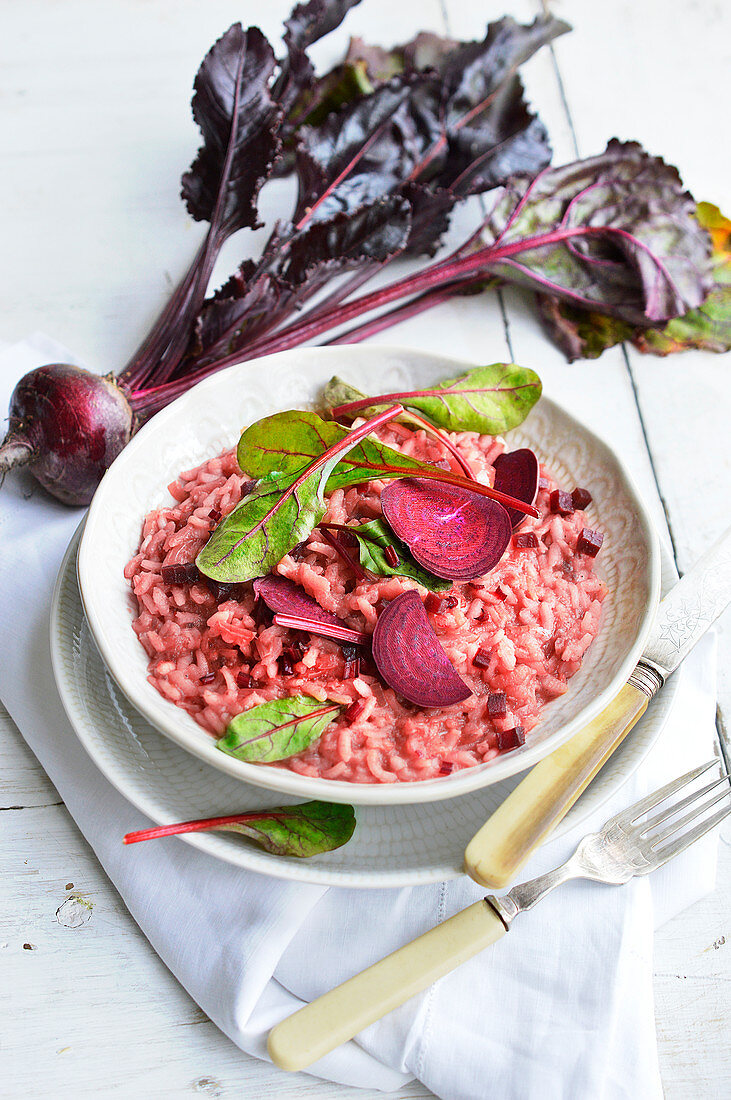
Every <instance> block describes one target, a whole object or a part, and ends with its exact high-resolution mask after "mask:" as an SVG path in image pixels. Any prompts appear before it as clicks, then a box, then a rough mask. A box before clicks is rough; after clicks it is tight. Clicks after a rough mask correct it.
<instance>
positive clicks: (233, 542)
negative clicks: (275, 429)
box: [196, 407, 401, 584]
mask: <svg viewBox="0 0 731 1100" xmlns="http://www.w3.org/2000/svg"><path fill="white" fill-rule="evenodd" d="M397 411H398V412H400V411H401V410H400V407H399V408H398V409H397ZM287 415H289V416H290V417H294V418H295V420H294V423H293V428H292V433H291V437H292V438H294V437H295V436H297V438H299V436H298V432H299V429H298V428H297V424H298V421H297V419H296V418H297V417H299V415H300V414H298V413H290V414H280V416H284V417H285V418H286V416H287ZM303 415H306V414H303ZM310 415H313V416H314V414H310ZM394 415H395V413H394V412H393V411H392V410H388V409H387V410H386V411H385V412H383V413H381V414H380V415H379V416H377V417H374V419H373V420H369V421H367V422H366V423H365V424H361V425H360V427H358V428H354V429H353V430H352V431H350V432H345V431H343V429H342V428H341V429H338V434H339V438H338V439H337V440H335V441H334V442H333V443H332V445H328V446H327V447H325V446H324V444H323V443H322V441H321V442H320V451H319V453H318V454H317V457H315V458H313V459H312V460H311V461H308V456H305V457H304V458H303V457H302V455H301V454H300V455H299V456H298V457H297V459H296V461H297V469H296V470H295V469H293V468H292V466H293V462H291V461H289V460H288V458H287V452H288V451H289V449H290V445H291V444H292V438H290V437H282V439H280V438H279V436H278V435H277V436H271V437H270V442H272V441H274V440H276V445H277V449H276V450H272V449H271V448H269V449H267V450H266V454H267V455H269V456H273V461H272V465H271V469H272V472H271V473H267V476H264V477H261V480H260V481H259V482H258V484H257V485H256V486H255V488H254V489H253V491H252V492H251V493H249V494H248V495H247V496H246V497H244V499H243V500H242V501H241V503H240V504H238V505H237V506H236V508H234V510H233V512H230V513H229V515H227V516H226V518H225V519H224V520H222V521H221V523H219V524H218V526H217V527H216V529H215V531H214V532H213V534H212V535H211V537H210V539H209V540H208V542H207V543H206V545H205V546H204V547H203V549H202V550H201V552H200V553H199V554H198V557H197V558H196V565H197V566H198V568H199V569H200V571H201V573H203V574H205V576H207V577H212V578H213V580H216V581H221V582H223V583H233V584H235V583H240V582H242V581H250V580H253V579H254V578H255V577H263V576H265V574H267V573H269V572H270V571H271V570H272V569H273V568H274V566H275V565H276V564H277V563H278V562H280V561H281V560H282V558H283V557H284V555H285V554H286V553H288V552H289V551H290V550H291V549H292V547H293V546H296V545H297V543H298V542H302V541H303V540H304V539H306V538H307V536H308V535H309V534H310V532H311V531H312V529H313V528H314V527H315V526H316V525H317V524H318V523H319V522H320V520H321V519H322V517H323V516H324V515H325V500H324V495H325V490H326V487H327V486H328V479H329V477H330V475H331V473H332V472H333V470H334V469H335V467H336V466H337V464H338V462H339V460H340V459H341V457H342V456H344V455H345V454H346V453H347V452H348V451H350V450H352V449H353V448H354V447H356V446H357V444H358V443H359V442H360V441H361V440H363V439H364V438H365V436H367V435H368V434H369V433H370V432H371V431H373V430H374V429H375V428H378V427H380V425H381V424H385V423H387V422H388V421H389V420H392V419H393V417H394ZM275 419H276V417H269V418H267V420H264V421H259V425H261V424H267V423H268V421H271V420H275ZM317 419H319V418H317ZM323 423H324V421H323ZM256 426H257V425H255V427H256ZM249 430H250V429H249ZM246 434H247V433H246V432H244V435H246ZM282 466H284V470H282ZM242 469H244V470H247V471H248V472H249V473H252V474H254V476H259V472H258V471H254V470H253V469H252V468H251V467H250V466H247V465H243V466H242ZM262 472H263V471H262ZM360 480H363V479H362V477H361V479H360Z"/></svg>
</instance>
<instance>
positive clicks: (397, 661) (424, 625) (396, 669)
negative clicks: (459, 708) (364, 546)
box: [373, 591, 472, 707]
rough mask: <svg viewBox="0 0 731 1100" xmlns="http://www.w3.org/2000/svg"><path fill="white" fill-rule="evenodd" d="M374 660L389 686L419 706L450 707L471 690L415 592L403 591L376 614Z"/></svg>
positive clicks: (464, 697)
mask: <svg viewBox="0 0 731 1100" xmlns="http://www.w3.org/2000/svg"><path fill="white" fill-rule="evenodd" d="M373 660H374V661H375V662H376V666H377V668H378V671H379V672H380V674H381V676H382V677H383V679H384V680H385V681H386V683H387V684H388V686H389V687H392V688H393V690H394V691H396V692H398V694H399V695H403V697H404V698H405V699H408V700H409V702H411V703H415V704H416V705H417V706H419V707H449V706H451V705H452V704H453V703H460V702H462V700H463V699H468V698H469V697H470V695H471V694H472V692H471V691H470V689H469V688H468V687H467V684H466V683H465V682H464V680H462V679H461V677H459V676H458V675H457V673H456V672H455V671H454V668H453V667H452V665H451V664H450V662H449V660H448V659H447V657H446V655H445V653H444V650H443V649H442V647H441V645H440V644H439V639H438V638H437V636H436V634H435V633H434V631H433V629H432V627H431V624H430V622H429V620H428V619H427V617H426V611H425V610H424V605H423V603H422V602H421V600H420V599H419V594H418V592H414V591H411V592H402V593H401V595H400V596H397V597H396V599H395V600H392V601H391V603H390V604H389V605H388V607H386V608H385V609H384V610H383V611H382V612H381V614H380V615H379V616H378V622H377V623H376V629H375V630H374V632H373Z"/></svg>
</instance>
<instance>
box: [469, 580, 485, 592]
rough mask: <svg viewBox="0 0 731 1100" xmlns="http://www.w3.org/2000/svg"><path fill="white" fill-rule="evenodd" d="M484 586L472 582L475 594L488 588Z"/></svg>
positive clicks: (471, 586) (471, 585)
mask: <svg viewBox="0 0 731 1100" xmlns="http://www.w3.org/2000/svg"><path fill="white" fill-rule="evenodd" d="M486 587H487V586H486V585H484V584H477V583H476V582H475V581H470V588H474V590H475V592H479V591H480V590H481V589H482V588H486Z"/></svg>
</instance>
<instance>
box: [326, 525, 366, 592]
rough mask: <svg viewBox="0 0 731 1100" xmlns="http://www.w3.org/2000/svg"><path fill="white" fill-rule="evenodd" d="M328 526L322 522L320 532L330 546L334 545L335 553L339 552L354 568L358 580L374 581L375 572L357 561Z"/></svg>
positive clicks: (347, 563)
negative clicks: (331, 532)
mask: <svg viewBox="0 0 731 1100" xmlns="http://www.w3.org/2000/svg"><path fill="white" fill-rule="evenodd" d="M328 526H329V525H328V524H323V523H321V524H320V534H321V535H322V537H323V538H324V540H325V542H326V543H327V544H328V546H332V548H333V550H334V551H335V553H336V554H338V555H339V556H340V557H341V558H342V559H343V561H344V562H345V563H346V565H347V566H348V567H349V568H350V569H352V571H353V572H354V573H355V575H356V577H357V578H358V580H361V581H374V580H375V579H376V578H375V576H374V575H373V573H371V572H370V570H368V569H364V568H363V566H362V565H361V564H360V562H359V561H357V560H356V559H355V558H354V557H352V556H351V555H350V554H349V553H348V551H347V550H346V549H345V547H344V546H343V544H342V542H341V541H340V539H338V538H335V536H334V535H331V534H330V532H329V531H328V529H327V528H328ZM343 527H344V525H343ZM344 529H345V530H347V528H345V527H344Z"/></svg>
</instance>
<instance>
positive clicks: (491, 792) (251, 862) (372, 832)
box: [51, 535, 678, 888]
mask: <svg viewBox="0 0 731 1100" xmlns="http://www.w3.org/2000/svg"><path fill="white" fill-rule="evenodd" d="M77 543H78V535H77V536H76V538H75V539H74V541H73V542H72V544H71V546H70V547H69V550H68V553H67V554H66V558H65V560H64V563H63V565H62V567H61V570H60V572H59V577H58V583H57V585H56V591H55V594H54V599H53V607H52V610H51V652H52V656H53V667H54V671H55V675H56V683H57V684H58V690H59V693H60V695H61V698H62V700H63V703H64V706H65V708H66V712H67V714H68V716H69V719H70V720H71V724H72V725H73V727H74V729H75V730H76V733H77V734H78V737H79V739H80V740H81V742H82V744H83V745H84V747H85V749H86V750H87V752H88V753H89V755H90V756H91V758H92V759H93V760H94V761H95V763H96V764H97V766H98V767H99V768H100V770H101V771H102V772H103V773H104V775H106V777H107V779H109V781H110V782H111V783H112V784H113V785H114V786H115V787H116V788H117V790H119V791H120V792H121V793H122V794H123V795H124V796H125V798H127V799H128V800H129V801H130V802H131V803H133V805H135V806H136V807H137V808H138V809H139V810H140V811H141V813H142V814H145V815H146V816H147V817H149V818H151V819H152V820H153V821H154V822H155V823H156V824H158V825H168V824H170V823H171V822H173V821H186V820H190V819H193V818H200V817H217V816H222V815H224V814H233V813H242V812H245V811H246V810H255V809H261V808H264V807H267V806H275V805H282V804H284V803H286V802H292V801H296V800H294V799H291V798H287V797H286V796H283V795H280V794H276V795H275V794H273V793H272V792H270V791H265V790H262V789H261V787H254V786H250V785H249V784H246V783H242V782H241V781H240V780H238V779H233V778H231V777H230V776H228V775H224V774H223V772H221V771H218V770H217V769H215V768H211V767H209V766H208V765H207V764H204V763H203V762H202V761H201V760H198V759H197V758H196V757H195V756H193V755H191V754H190V753H188V752H185V751H184V750H183V749H181V748H179V747H178V746H177V745H175V744H174V743H173V742H172V741H171V740H169V739H168V738H167V737H162V736H161V735H160V733H159V732H158V731H157V730H155V729H153V728H152V726H150V725H149V723H147V722H146V721H145V719H144V718H143V717H142V716H141V715H140V714H138V712H137V711H136V710H135V709H134V707H132V706H131V705H130V703H129V702H128V700H127V699H126V698H125V696H124V694H123V693H122V692H121V691H120V690H119V688H118V687H117V685H116V684H115V682H114V680H113V678H112V677H111V676H110V674H109V672H108V671H107V669H106V668H105V666H104V662H103V661H102V659H101V657H100V656H99V653H98V652H97V649H96V646H95V645H94V642H93V639H92V637H91V633H90V631H89V628H88V626H87V624H86V621H85V619H84V614H83V610H82V606H81V600H80V599H79V591H78V586H77V583H76V573H75V569H74V561H75V556H76V547H77ZM676 579H677V578H676V575H675V572H674V569H673V566H672V563H671V561H670V559H669V557H667V556H666V555H665V554H663V587H664V588H665V589H667V588H668V587H670V586H671V585H672V584H673V583H674V581H675V580H676ZM677 687H678V679H677V677H675V676H671V678H670V679H669V680H668V682H667V684H666V685H665V687H664V688H663V690H662V691H661V692H660V693H659V694H658V695H657V696H656V697H655V698H654V699H653V700H652V702H651V703H650V705H649V707H648V708H647V711H646V712H645V714H644V716H643V717H642V718H641V720H640V721H639V722H638V723H637V725H636V726H635V728H634V729H633V730H632V733H631V734H630V735H629V737H628V738H627V739H626V741H625V742H624V743H623V744H622V745H621V746H620V748H619V749H618V750H617V752H615V753H614V755H613V756H612V757H611V758H610V760H609V761H608V763H607V764H605V766H604V767H603V768H602V770H601V771H600V773H599V775H598V776H597V778H596V779H595V780H594V782H593V783H592V784H591V785H590V786H589V787H588V788H587V790H586V791H585V792H584V794H583V795H582V796H581V798H580V799H579V801H578V802H577V803H576V805H575V806H574V807H573V808H572V809H571V810H570V811H569V812H568V814H567V815H566V817H565V818H564V820H563V821H562V822H561V824H560V825H559V827H558V828H557V829H556V833H555V836H557V837H558V836H561V834H562V833H564V832H565V831H566V830H567V829H570V828H573V826H575V825H579V824H580V823H581V821H582V820H583V819H584V818H585V817H586V816H587V815H588V814H590V813H591V812H593V811H594V810H596V809H597V808H598V807H599V806H601V804H602V803H603V802H604V801H605V800H606V799H608V798H610V797H611V795H613V794H614V793H615V791H617V790H618V789H619V788H620V787H621V786H622V784H623V783H625V782H626V781H627V780H628V779H629V778H630V776H631V775H632V773H633V772H634V770H635V768H636V767H637V766H638V765H639V764H640V762H641V761H642V759H643V758H644V756H645V755H646V754H647V752H648V751H649V750H650V748H651V746H652V745H653V743H654V742H655V740H656V738H657V737H658V736H659V734H660V732H661V730H662V728H663V726H664V724H665V721H666V719H667V716H668V713H669V712H670V708H671V707H672V705H673V701H674V699H675V695H676V692H677ZM520 778H521V777H520V776H512V777H511V778H508V779H504V780H502V781H501V782H499V783H493V784H492V785H491V786H489V787H484V788H483V789H482V790H478V791H474V792H472V793H471V794H467V795H463V796H462V797H460V798H450V799H445V800H443V801H440V802H432V803H430V804H428V805H420V806H359V807H357V809H356V817H357V827H356V830H355V834H354V836H353V838H352V839H351V840H350V841H349V842H348V843H347V844H346V845H344V847H342V848H339V849H338V850H337V851H335V852H328V853H326V854H325V855H321V856H313V857H312V858H311V859H294V858H288V857H282V856H273V855H269V854H268V853H267V852H265V851H263V850H262V849H261V848H259V847H258V846H257V845H256V844H254V843H253V841H250V840H247V839H246V838H245V837H240V836H235V835H234V834H231V833H189V834H187V835H185V836H181V837H180V838H175V841H174V843H177V842H178V840H182V841H183V842H184V843H186V844H192V845H193V846H194V847H196V848H199V849H200V850H201V851H204V852H208V853H209V855H211V856H215V857H216V858H218V859H223V860H225V861H227V862H228V863H233V864H235V865H236V866H238V867H242V868H244V869H246V870H249V871H259V872H261V873H262V874H267V875H273V876H275V877H276V878H286V879H295V880H298V881H301V882H310V883H321V884H325V885H328V886H348V887H371V888H374V887H381V886H393V887H396V886H419V885H422V884H424V883H427V882H441V881H443V880H444V879H448V878H456V877H457V876H458V875H459V874H460V873H461V870H462V857H463V855H464V849H465V846H466V844H467V842H468V840H469V839H470V838H471V837H472V836H473V835H474V834H475V832H476V831H477V829H478V828H479V827H480V825H482V823H483V822H484V821H485V819H486V818H487V817H488V816H489V814H491V813H492V811H493V810H495V809H496V808H497V806H498V805H499V804H500V802H501V801H502V800H503V799H504V798H506V797H507V795H508V794H509V793H510V791H511V790H512V789H513V788H514V787H515V785H516V783H518V782H519V780H520ZM143 825H144V822H143V821H142V820H141V821H140V827H141V828H142V827H143ZM120 840H121V837H120ZM150 843H154V842H152V841H151V842H150ZM160 843H163V842H160ZM168 843H169V842H168Z"/></svg>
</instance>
